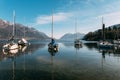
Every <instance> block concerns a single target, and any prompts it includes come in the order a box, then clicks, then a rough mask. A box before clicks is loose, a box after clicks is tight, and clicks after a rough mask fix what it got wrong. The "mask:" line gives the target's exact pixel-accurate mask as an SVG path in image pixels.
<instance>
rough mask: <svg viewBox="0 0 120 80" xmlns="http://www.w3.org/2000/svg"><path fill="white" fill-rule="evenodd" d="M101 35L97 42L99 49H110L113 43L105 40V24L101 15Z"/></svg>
mask: <svg viewBox="0 0 120 80" xmlns="http://www.w3.org/2000/svg"><path fill="white" fill-rule="evenodd" d="M102 31H103V32H102V37H103V40H102V41H100V42H98V46H99V48H100V49H112V48H113V44H112V43H110V42H108V41H106V40H105V24H104V23H103V17H102Z"/></svg>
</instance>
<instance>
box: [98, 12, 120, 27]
mask: <svg viewBox="0 0 120 80" xmlns="http://www.w3.org/2000/svg"><path fill="white" fill-rule="evenodd" d="M101 17H104V22H105V24H106V25H107V26H111V25H114V24H120V11H119V12H112V13H108V14H103V15H101V16H98V18H101Z"/></svg>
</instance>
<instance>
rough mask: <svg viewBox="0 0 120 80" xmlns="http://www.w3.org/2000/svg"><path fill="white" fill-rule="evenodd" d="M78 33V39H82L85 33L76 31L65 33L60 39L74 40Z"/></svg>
mask: <svg viewBox="0 0 120 80" xmlns="http://www.w3.org/2000/svg"><path fill="white" fill-rule="evenodd" d="M76 35H77V38H78V39H82V38H83V37H84V35H85V34H83V33H74V34H72V33H67V34H64V35H63V36H62V37H61V38H60V39H59V40H66V41H73V40H74V39H75V38H76Z"/></svg>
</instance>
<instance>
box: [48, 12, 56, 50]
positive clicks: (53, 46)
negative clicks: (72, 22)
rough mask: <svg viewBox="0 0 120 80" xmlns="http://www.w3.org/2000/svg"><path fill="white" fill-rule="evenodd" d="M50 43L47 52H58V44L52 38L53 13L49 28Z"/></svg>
mask: <svg viewBox="0 0 120 80" xmlns="http://www.w3.org/2000/svg"><path fill="white" fill-rule="evenodd" d="M51 32H52V33H51V42H50V43H49V44H48V50H49V51H52V52H58V44H57V43H56V42H55V39H54V38H53V13H52V28H51Z"/></svg>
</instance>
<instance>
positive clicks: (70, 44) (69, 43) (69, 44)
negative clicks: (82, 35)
mask: <svg viewBox="0 0 120 80" xmlns="http://www.w3.org/2000/svg"><path fill="white" fill-rule="evenodd" d="M62 44H63V45H64V46H66V47H73V46H74V43H71V42H62Z"/></svg>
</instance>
